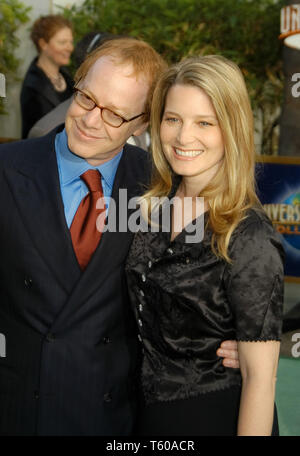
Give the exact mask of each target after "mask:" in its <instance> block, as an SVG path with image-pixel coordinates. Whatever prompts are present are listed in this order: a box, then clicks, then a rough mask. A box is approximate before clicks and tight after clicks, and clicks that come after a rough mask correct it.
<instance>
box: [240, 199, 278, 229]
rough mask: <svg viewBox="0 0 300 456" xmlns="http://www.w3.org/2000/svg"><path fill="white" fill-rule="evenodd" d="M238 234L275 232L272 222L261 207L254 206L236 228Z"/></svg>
mask: <svg viewBox="0 0 300 456" xmlns="http://www.w3.org/2000/svg"><path fill="white" fill-rule="evenodd" d="M235 231H236V234H244V235H246V234H247V233H257V234H258V233H260V232H261V233H264V232H265V233H270V232H272V233H273V232H275V230H274V227H273V225H272V222H271V220H270V219H269V217H268V215H267V214H266V212H265V211H264V209H263V208H262V207H261V206H258V205H257V206H253V207H251V208H250V209H248V210H247V212H246V213H245V216H244V218H243V219H242V220H241V221H240V223H239V225H238V226H237V228H236V230H235Z"/></svg>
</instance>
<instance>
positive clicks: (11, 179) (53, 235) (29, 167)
mask: <svg viewBox="0 0 300 456" xmlns="http://www.w3.org/2000/svg"><path fill="white" fill-rule="evenodd" d="M46 138H47V141H46ZM49 139H50V143H49ZM54 139H55V134H52V135H47V137H45V138H43V139H41V140H39V141H36V142H35V151H34V153H33V154H32V153H31V151H30V150H28V156H27V157H28V158H26V162H23V163H22V164H21V165H19V166H16V167H15V168H14V169H12V168H11V169H8V170H6V172H5V177H6V179H7V182H8V185H9V187H10V190H11V192H12V194H13V197H14V199H15V202H16V205H17V207H18V209H19V212H20V214H21V218H22V220H23V222H24V226H25V229H26V230H27V232H28V234H29V236H30V238H31V240H32V242H33V244H34V245H35V247H36V249H37V250H38V251H39V253H40V255H41V256H42V257H43V259H44V260H45V262H46V263H47V265H48V267H49V269H50V270H51V272H52V274H53V275H54V276H55V277H56V279H57V281H58V282H59V283H60V285H61V286H62V288H63V289H65V290H66V292H67V293H70V292H71V290H72V288H73V286H74V283H75V282H76V280H78V279H79V277H80V269H79V266H78V263H77V260H76V258H75V254H74V251H73V247H72V242H71V237H70V234H69V230H68V227H67V224H66V220H65V215H64V208H63V202H62V198H61V191H60V185H59V177H58V170H57V163H56V154H55V150H54ZM31 144H33V142H31ZM33 147H34V146H32V148H33ZM36 152H37V153H36ZM30 158H32V160H30Z"/></svg>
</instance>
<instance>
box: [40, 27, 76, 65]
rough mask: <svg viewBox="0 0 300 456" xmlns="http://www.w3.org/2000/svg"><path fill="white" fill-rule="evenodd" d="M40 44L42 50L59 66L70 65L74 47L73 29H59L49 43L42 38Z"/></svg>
mask: <svg viewBox="0 0 300 456" xmlns="http://www.w3.org/2000/svg"><path fill="white" fill-rule="evenodd" d="M40 46H41V52H42V53H44V55H46V56H47V57H48V58H49V59H50V60H52V62H53V63H55V64H56V65H57V66H59V67H60V66H63V65H68V63H69V61H70V56H71V53H72V51H73V49H74V46H73V35H72V31H71V29H69V28H68V27H64V28H62V29H60V30H58V32H56V33H55V35H53V36H52V38H50V40H49V41H48V43H46V42H45V40H41V42H40Z"/></svg>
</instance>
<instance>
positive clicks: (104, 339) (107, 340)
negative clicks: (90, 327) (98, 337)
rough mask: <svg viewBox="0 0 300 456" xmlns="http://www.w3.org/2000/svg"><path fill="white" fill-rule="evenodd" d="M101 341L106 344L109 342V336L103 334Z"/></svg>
mask: <svg viewBox="0 0 300 456" xmlns="http://www.w3.org/2000/svg"><path fill="white" fill-rule="evenodd" d="M102 342H103V343H104V344H105V345H107V344H110V338H109V337H107V336H104V337H103V339H102Z"/></svg>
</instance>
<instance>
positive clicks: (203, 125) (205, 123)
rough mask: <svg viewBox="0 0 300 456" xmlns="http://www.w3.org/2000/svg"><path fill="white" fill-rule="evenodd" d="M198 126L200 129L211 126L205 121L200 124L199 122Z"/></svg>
mask: <svg viewBox="0 0 300 456" xmlns="http://www.w3.org/2000/svg"><path fill="white" fill-rule="evenodd" d="M199 125H201V126H202V127H207V126H209V125H211V124H210V123H208V122H205V120H202V121H201V122H199Z"/></svg>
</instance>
